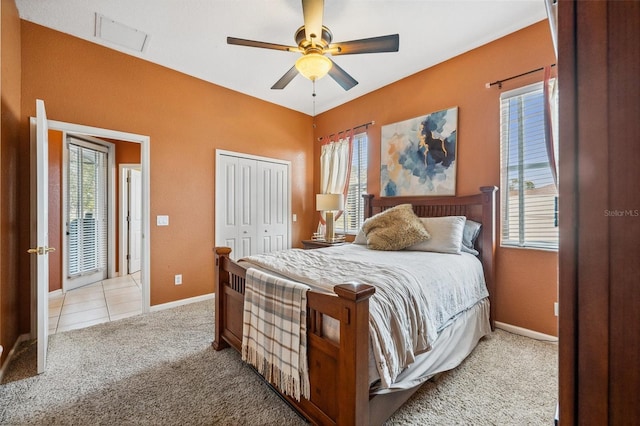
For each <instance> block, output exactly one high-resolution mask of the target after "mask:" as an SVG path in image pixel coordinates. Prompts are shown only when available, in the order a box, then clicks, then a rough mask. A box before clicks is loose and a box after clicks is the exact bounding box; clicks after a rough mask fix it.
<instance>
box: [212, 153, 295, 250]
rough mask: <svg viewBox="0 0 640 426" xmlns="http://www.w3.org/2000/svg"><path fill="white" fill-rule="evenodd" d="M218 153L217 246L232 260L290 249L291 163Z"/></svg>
mask: <svg viewBox="0 0 640 426" xmlns="http://www.w3.org/2000/svg"><path fill="white" fill-rule="evenodd" d="M234 154H235V153H231V152H229V153H228V154H227V153H222V152H218V153H217V154H216V158H217V159H216V206H215V210H216V229H215V232H216V246H225V247H229V248H231V258H232V259H234V260H236V259H240V258H242V257H244V256H249V255H252V254H258V253H264V252H269V251H274V250H281V249H284V248H289V247H291V241H290V238H289V216H290V214H289V211H290V207H289V206H290V195H289V188H290V184H289V165H288V164H285V163H279V162H272V161H268V159H265V160H262V159H260V158H258V157H252V156H248V157H243V156H242V154H235V155H234Z"/></svg>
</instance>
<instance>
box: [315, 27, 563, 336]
mask: <svg viewBox="0 0 640 426" xmlns="http://www.w3.org/2000/svg"><path fill="white" fill-rule="evenodd" d="M389 60H393V57H392V56H391V54H390V56H389ZM554 62H555V57H554V53H553V47H552V43H551V38H550V34H549V26H548V24H547V23H546V22H544V21H543V22H540V23H538V24H535V25H533V26H531V27H528V28H525V29H523V30H521V31H518V32H516V33H514V34H511V35H509V36H507V37H504V38H502V39H500V40H497V41H495V42H493V43H490V44H487V45H485V46H482V47H480V48H478V49H475V50H473V51H471V52H468V53H465V54H463V55H460V56H458V57H455V58H453V59H451V60H449V61H447V62H444V63H442V64H439V65H437V66H434V67H432V68H429V69H426V70H424V71H422V72H419V73H417V74H414V75H412V76H409V77H407V78H405V79H403V80H400V81H398V82H396V83H393V84H390V85H388V86H386V87H383V88H381V89H379V90H377V91H375V92H372V93H370V94H367V95H364V96H362V97H360V98H358V99H355V100H354V101H352V102H349V103H347V104H345V105H342V106H339V107H337V108H334V109H332V110H330V111H328V112H325V113H323V114H321V115H319V116H318V117H316V130H315V135H314V140H317V138H318V137H320V136H326V135H329V134H332V133H336V132H338V131H341V130H344V129H348V128H350V127H352V126H357V125H360V124H362V123H366V122H369V121H372V120H373V121H375V125H374V126H372V127H369V130H368V136H369V142H370V145H369V164H370V167H369V173H368V187H369V188H368V191H369V192H370V193H373V194H376V195H379V194H380V169H379V166H378V165H379V164H380V136H381V130H380V129H381V126H383V125H386V124H390V123H395V122H398V121H402V120H406V119H409V118H413V117H418V116H421V115H424V114H427V113H430V112H433V111H439V110H442V109H446V108H449V107H453V106H457V107H458V108H459V109H458V151H457V156H458V157H457V161H458V171H457V173H458V175H457V194H458V195H466V194H473V193H476V192H478V188H479V187H480V186H482V185H496V186H499V183H500V153H499V151H500V135H499V130H500V129H499V127H500V115H499V98H500V92H501V91H505V90H510V89H514V88H516V87H521V86H524V85H527V84H530V83H533V82H536V81H540V80H541V79H542V73H536V74H533V75H530V76H527V77H524V78H520V79H517V80H513V81H509V82H506V83H504V84H503V87H502V89H499V88H497V87H495V86H494V87H492V88H490V89H487V88H485V83H488V82H493V81H496V80H499V79H503V78H506V77H509V76H512V75H517V74H520V73H522V72H525V71H529V70H532V69H536V68H539V67H541V66H544V65H549V64H552V63H554ZM356 78H358V76H356ZM360 78H366V76H360ZM319 153H320V143H319V142H315V143H314V157H315V158H316V162H318V161H319ZM318 181H319V170H317V169H316V170H315V172H314V188H316V189H317V188H319V183H318ZM496 262H497V290H496V297H495V303H496V308H497V314H496V316H497V318H496V319H497V320H498V321H501V322H505V323H509V324H513V325H516V326H520V327H524V328H528V329H532V330H536V331H539V332H542V333H547V334H552V335H557V324H556V323H557V319H556V317H555V316H554V313H553V302H554V301H555V300H557V298H556V294H557V278H556V271H557V253H555V252H544V251H534V250H514V249H501V248H499V249H498V253H497V257H496Z"/></svg>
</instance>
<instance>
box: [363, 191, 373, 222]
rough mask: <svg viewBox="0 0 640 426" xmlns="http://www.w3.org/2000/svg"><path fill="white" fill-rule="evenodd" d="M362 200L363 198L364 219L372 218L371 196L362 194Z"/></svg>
mask: <svg viewBox="0 0 640 426" xmlns="http://www.w3.org/2000/svg"><path fill="white" fill-rule="evenodd" d="M362 198H364V218H365V219H366V218H368V217H371V216H373V204H372V203H371V200H373V194H362Z"/></svg>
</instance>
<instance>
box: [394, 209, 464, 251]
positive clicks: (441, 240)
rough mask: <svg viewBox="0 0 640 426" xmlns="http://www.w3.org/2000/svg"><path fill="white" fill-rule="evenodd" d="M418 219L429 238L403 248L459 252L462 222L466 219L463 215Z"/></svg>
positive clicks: (462, 229) (462, 228)
mask: <svg viewBox="0 0 640 426" xmlns="http://www.w3.org/2000/svg"><path fill="white" fill-rule="evenodd" d="M420 220H421V221H422V224H423V225H424V227H425V229H426V230H427V232H428V233H429V234H430V235H431V238H430V239H428V240H426V241H422V242H420V243H417V244H414V245H411V246H409V247H407V248H406V249H405V250H413V251H435V252H438V253H454V254H460V251H461V249H462V234H463V231H464V224H465V222H466V221H467V218H466V217H465V216H443V217H421V218H420Z"/></svg>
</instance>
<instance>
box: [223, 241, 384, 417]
mask: <svg viewBox="0 0 640 426" xmlns="http://www.w3.org/2000/svg"><path fill="white" fill-rule="evenodd" d="M230 253H231V249H229V248H227V247H216V248H215V265H216V266H215V274H216V277H215V282H216V288H215V292H216V299H215V300H216V307H215V340H214V342H213V347H214V348H215V349H216V350H221V349H224V348H226V347H228V346H231V347H233V348H235V349H236V350H238V351H240V350H241V346H242V310H243V303H244V302H243V301H244V283H245V273H246V271H245V269H244V268H243V267H241V266H239V265H238V264H236V263H235V262H233V261H232V260H231V259H230V258H229V254H230ZM334 291H335V293H336V295H329V294H323V293H318V292H315V291H312V290H311V291H309V292H308V294H307V310H308V312H307V318H308V324H307V325H308V328H307V354H308V359H309V381H310V383H311V395H310V398H309V399H308V400H307V399H305V398H302V399H301V400H300V402H298V401H296V400H294V399H292V398H289V397H287V396H284V397H285V399H287V400H288V401H289V402H290V403H291V405H293V406H294V407H295V408H296V409H297V410H298V411H299V412H300V413H301V414H302V415H304V416H305V417H306V418H307V419H309V421H311V422H312V423H315V424H323V425H324V424H327V425H331V424H340V425H368V424H370V421H369V362H368V361H369V297H371V295H372V294H373V293H374V292H375V288H374V287H372V286H370V285H366V284H359V283H350V284H342V285H338V286H336V287H335V288H334ZM323 315H328V316H330V317H332V318H335V319H336V320H338V321H339V322H340V342H339V343H335V342H333V341H331V340H329V339H328V338H326V337H325V336H323V334H322V321H323Z"/></svg>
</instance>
